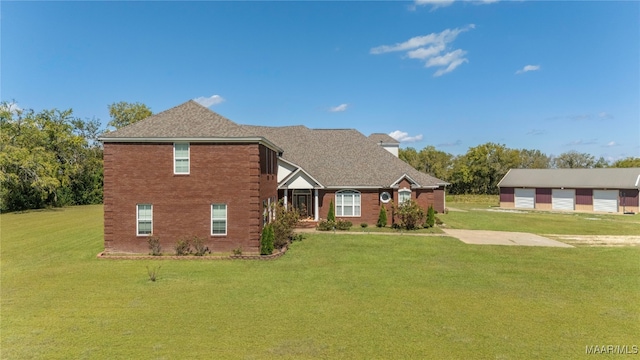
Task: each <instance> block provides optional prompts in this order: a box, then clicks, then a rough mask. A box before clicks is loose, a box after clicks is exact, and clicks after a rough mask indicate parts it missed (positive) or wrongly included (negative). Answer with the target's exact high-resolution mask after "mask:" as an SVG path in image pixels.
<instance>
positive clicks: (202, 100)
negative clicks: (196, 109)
mask: <svg viewBox="0 0 640 360" xmlns="http://www.w3.org/2000/svg"><path fill="white" fill-rule="evenodd" d="M224 100H225V99H224V98H222V96H220V95H212V96H210V97H204V96H200V97H199V98H195V99H193V101H195V102H197V103H198V104H200V105H202V106H204V107H211V106H213V105H218V104H220V103H221V102H224Z"/></svg>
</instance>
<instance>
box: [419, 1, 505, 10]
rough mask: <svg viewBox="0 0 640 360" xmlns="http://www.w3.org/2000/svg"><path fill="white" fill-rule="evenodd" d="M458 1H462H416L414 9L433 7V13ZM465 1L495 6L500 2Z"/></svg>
mask: <svg viewBox="0 0 640 360" xmlns="http://www.w3.org/2000/svg"><path fill="white" fill-rule="evenodd" d="M456 1H458V2H459V1H460V0H415V2H414V7H416V6H428V5H431V6H432V7H431V11H433V10H435V9H437V8H442V7H447V6H450V5H451V4H453V3H454V2H456ZM463 1H465V2H471V3H475V4H493V3H496V2H498V1H499V0H463Z"/></svg>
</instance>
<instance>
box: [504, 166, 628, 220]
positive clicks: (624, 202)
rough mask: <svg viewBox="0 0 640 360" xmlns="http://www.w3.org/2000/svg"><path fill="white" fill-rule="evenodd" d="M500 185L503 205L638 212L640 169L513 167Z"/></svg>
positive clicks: (506, 206) (522, 207)
mask: <svg viewBox="0 0 640 360" xmlns="http://www.w3.org/2000/svg"><path fill="white" fill-rule="evenodd" d="M498 187H499V188H500V207H503V208H517V209H539V210H563V211H590V212H607V213H637V212H638V211H639V195H638V192H639V191H638V189H639V188H640V168H602V169H511V170H509V172H507V174H506V175H505V176H504V177H503V178H502V180H500V182H499V183H498Z"/></svg>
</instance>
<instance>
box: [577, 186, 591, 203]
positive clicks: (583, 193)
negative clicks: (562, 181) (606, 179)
mask: <svg viewBox="0 0 640 360" xmlns="http://www.w3.org/2000/svg"><path fill="white" fill-rule="evenodd" d="M576 205H593V190H592V189H576Z"/></svg>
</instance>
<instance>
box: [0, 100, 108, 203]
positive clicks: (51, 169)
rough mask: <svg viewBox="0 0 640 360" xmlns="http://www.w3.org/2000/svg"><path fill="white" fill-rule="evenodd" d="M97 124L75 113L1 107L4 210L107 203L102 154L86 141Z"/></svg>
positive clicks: (0, 195) (0, 163) (1, 197)
mask: <svg viewBox="0 0 640 360" xmlns="http://www.w3.org/2000/svg"><path fill="white" fill-rule="evenodd" d="M96 124H97V123H96V121H83V120H80V119H77V118H75V117H73V112H72V110H71V109H69V110H64V111H60V110H56V109H53V110H43V111H41V112H39V113H36V112H35V111H33V110H20V109H13V108H11V106H10V105H9V104H7V103H2V104H0V182H2V187H0V209H1V210H3V211H14V210H24V209H35V208H42V207H46V206H62V205H75V204H90V203H99V202H101V201H102V149H101V148H100V146H99V144H97V143H95V142H93V143H90V141H89V140H88V139H86V138H85V137H84V136H85V135H87V131H90V132H93V133H94V134H96V133H97V132H98V131H97V130H95V129H97V128H96Z"/></svg>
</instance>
